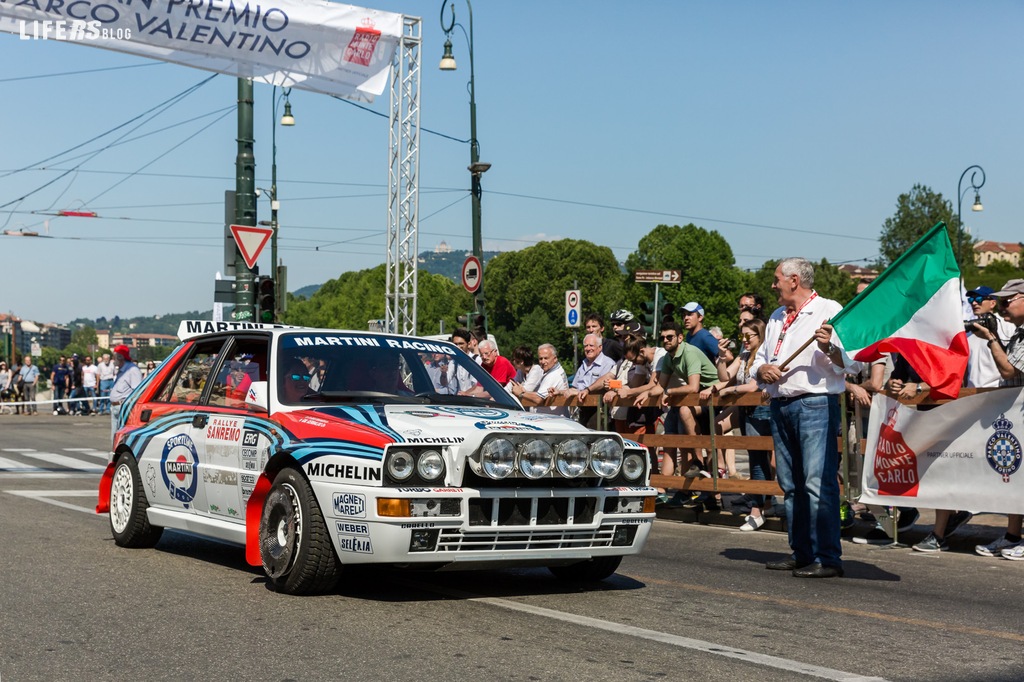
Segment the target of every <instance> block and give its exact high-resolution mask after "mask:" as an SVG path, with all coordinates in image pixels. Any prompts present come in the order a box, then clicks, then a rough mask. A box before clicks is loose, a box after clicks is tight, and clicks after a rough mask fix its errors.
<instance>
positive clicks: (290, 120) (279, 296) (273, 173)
mask: <svg viewBox="0 0 1024 682" xmlns="http://www.w3.org/2000/svg"><path fill="white" fill-rule="evenodd" d="M291 91H292V89H291V88H282V91H281V95H280V96H278V94H277V86H276V85H275V86H274V89H273V96H272V98H271V99H272V101H273V104H272V106H271V112H270V113H271V125H270V131H271V132H270V147H271V151H270V192H269V194H270V224H269V227H270V228H271V229H272V230H273V231H272V232H271V233H270V259H271V267H270V276H271V277H272V278H273V281H274V321H275V322H277V321H278V318H279V317H280V313H281V312H283V311H284V307H285V305H284V299H283V297H284V296H285V295H286V292H284V291H282V289H283V288H284V285H283V283H282V282H281V277H280V271H279V268H278V265H277V230H278V223H277V211H278V209H279V208H281V202H280V201H278V199H277V125H278V120H277V107H278V105H279V104H280V103H281V100H284V114H283V115H282V116H281V120H280V124H281V125H283V126H293V125H295V117H294V116H292V103H291V102H290V101H289V100H288V95H289V94H291ZM260 225H265V226H266V225H267V222H266V221H263V220H261V221H260Z"/></svg>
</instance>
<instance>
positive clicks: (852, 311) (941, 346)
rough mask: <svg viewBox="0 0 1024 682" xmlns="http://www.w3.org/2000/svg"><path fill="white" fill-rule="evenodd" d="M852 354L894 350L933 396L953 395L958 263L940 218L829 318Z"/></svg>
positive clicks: (963, 358)
mask: <svg viewBox="0 0 1024 682" xmlns="http://www.w3.org/2000/svg"><path fill="white" fill-rule="evenodd" d="M832 326H833V328H834V329H835V332H836V335H837V336H839V339H840V341H842V343H843V348H845V349H846V352H847V354H848V355H849V356H850V357H852V358H853V359H854V360H861V361H871V360H877V359H878V358H879V357H881V355H882V353H899V354H900V355H902V356H903V357H904V358H905V359H906V360H907V362H909V363H910V366H911V367H913V368H914V371H916V372H917V373H918V374H920V375H921V380H922V381H924V383H926V384H928V386H930V387H931V393H932V395H933V396H934V397H936V398H956V397H957V396H958V395H959V394H960V385H961V383H962V382H963V376H964V370H966V368H967V356H968V350H967V334H966V333H965V332H964V325H963V305H962V302H961V300H960V269H959V268H958V267H957V264H956V258H955V257H954V255H953V248H952V246H951V245H950V243H949V234H948V233H947V232H946V224H945V223H941V222H940V223H939V224H938V225H936V226H935V227H933V228H932V229H931V230H929V231H928V232H927V234H925V235H924V236H923V237H921V239H919V240H918V241H917V243H916V244H914V245H913V246H912V247H910V248H909V249H908V250H907V251H906V252H905V253H904V254H903V255H902V256H900V257H899V258H898V259H896V262H894V263H893V264H892V265H890V266H889V267H888V268H886V269H885V270H884V271H883V272H882V274H881V275H879V276H878V278H877V279H876V280H875V281H874V282H872V283H871V285H870V286H869V287H868V288H867V289H865V290H864V291H862V292H861V293H860V294H858V295H857V297H856V298H855V299H853V300H852V301H850V303H849V304H847V306H846V307H845V308H843V309H842V310H841V311H839V313H838V314H837V315H836V316H835V317H834V318H833V319H832Z"/></svg>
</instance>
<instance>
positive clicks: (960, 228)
mask: <svg viewBox="0 0 1024 682" xmlns="http://www.w3.org/2000/svg"><path fill="white" fill-rule="evenodd" d="M968 171H973V172H972V173H971V186H970V187H968V188H967V189H965V190H963V191H961V189H960V187H961V186H962V185H963V184H964V177H966V176H967V173H968ZM978 173H981V182H978V183H975V182H974V178H975V177H976V176H977V175H978ZM984 184H985V169H984V168H982V167H981V166H978V165H974V166H968V167H967V168H966V170H964V172H963V173H961V174H960V182H958V183H957V185H956V264H957V265H958V266H959V267H960V272H961V273H963V268H964V262H963V256H962V255H961V250H960V249H961V242H963V235H964V223H963V220H961V218H960V207H961V204H962V203H963V200H964V194H966V193H967V190H968V189H973V190H974V204H973V205H972V206H971V210H972V211H975V212H978V211H984V210H985V207H984V206H982V205H981V195H980V194H979V193H978V190H979V189H981V188H982V186H983V185H984ZM962 276H963V275H962V274H961V277H962Z"/></svg>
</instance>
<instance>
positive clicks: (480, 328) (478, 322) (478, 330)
mask: <svg viewBox="0 0 1024 682" xmlns="http://www.w3.org/2000/svg"><path fill="white" fill-rule="evenodd" d="M470 331H471V332H473V335H474V336H476V337H477V338H478V339H485V338H487V317H486V316H485V315H483V314H476V315H474V316H473V327H472V328H471V329H470Z"/></svg>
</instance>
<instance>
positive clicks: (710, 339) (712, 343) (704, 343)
mask: <svg viewBox="0 0 1024 682" xmlns="http://www.w3.org/2000/svg"><path fill="white" fill-rule="evenodd" d="M683 328H684V329H686V343H688V344H690V345H691V346H696V347H697V348H698V349H700V351H701V352H703V353H704V355H706V356H708V360H710V361H711V362H716V361H717V360H718V339H716V338H715V337H714V336H712V335H711V332H709V331H708V330H707V329H705V328H704V306H702V305H701V304H700V303H697V302H696V301H690V302H689V303H687V304H686V305H684V306H683Z"/></svg>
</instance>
